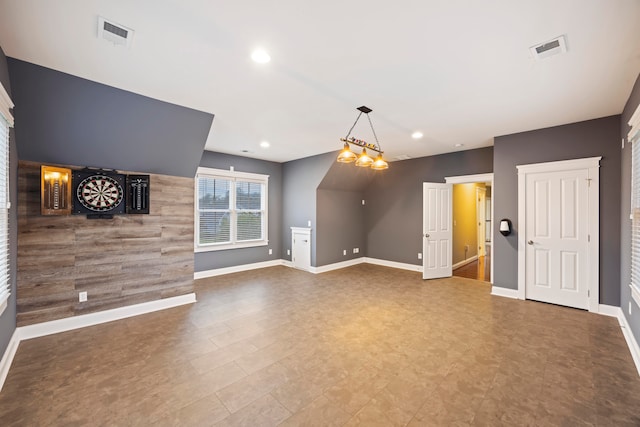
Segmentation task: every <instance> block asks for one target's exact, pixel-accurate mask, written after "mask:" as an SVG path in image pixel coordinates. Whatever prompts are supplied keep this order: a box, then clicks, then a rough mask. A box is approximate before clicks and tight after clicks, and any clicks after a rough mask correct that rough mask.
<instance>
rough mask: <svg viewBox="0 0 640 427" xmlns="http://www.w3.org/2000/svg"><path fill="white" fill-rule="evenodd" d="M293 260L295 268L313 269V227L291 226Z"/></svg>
mask: <svg viewBox="0 0 640 427" xmlns="http://www.w3.org/2000/svg"><path fill="white" fill-rule="evenodd" d="M291 248H292V251H291V262H292V263H293V266H294V267H295V268H299V269H300V270H305V271H309V270H310V269H311V229H304V228H297V227H291Z"/></svg>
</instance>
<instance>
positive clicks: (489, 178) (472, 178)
mask: <svg viewBox="0 0 640 427" xmlns="http://www.w3.org/2000/svg"><path fill="white" fill-rule="evenodd" d="M444 180H445V182H446V183H447V184H467V183H474V182H484V183H486V184H487V185H488V186H490V187H491V192H492V194H495V193H496V189H495V183H494V182H493V173H482V174H476V175H458V176H447V177H445V178H444ZM493 199H494V198H493V197H491V198H490V199H489V200H490V202H491V207H490V210H489V220H490V222H489V230H488V232H489V235H490V236H493V224H494V222H495V221H494V218H493V215H494V214H493V212H494V209H493V204H494V200H493ZM485 219H486V218H485ZM491 240H493V237H492V238H491ZM494 246H495V245H493V244H492V245H491V246H490V247H489V255H490V256H489V259H490V260H491V262H490V263H489V268H490V270H489V273H490V274H489V276H490V277H491V284H493V264H494V262H495V259H496V257H495V256H494V255H493V248H494ZM485 251H486V246H485Z"/></svg>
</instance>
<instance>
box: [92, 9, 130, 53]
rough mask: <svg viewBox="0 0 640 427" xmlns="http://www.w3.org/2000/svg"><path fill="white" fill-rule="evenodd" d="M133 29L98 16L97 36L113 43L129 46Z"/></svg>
mask: <svg viewBox="0 0 640 427" xmlns="http://www.w3.org/2000/svg"><path fill="white" fill-rule="evenodd" d="M133 33H134V31H133V30H132V29H130V28H127V27H125V26H123V25H120V24H116V23H115V22H113V21H108V20H106V19H104V18H103V17H102V16H98V38H100V39H104V40H106V41H108V42H111V43H113V44H114V45H119V46H126V47H130V46H131V40H132V39H133Z"/></svg>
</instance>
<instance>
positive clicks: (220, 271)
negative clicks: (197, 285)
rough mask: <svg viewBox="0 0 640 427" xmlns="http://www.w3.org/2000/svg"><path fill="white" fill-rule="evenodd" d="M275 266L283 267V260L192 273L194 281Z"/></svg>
mask: <svg viewBox="0 0 640 427" xmlns="http://www.w3.org/2000/svg"><path fill="white" fill-rule="evenodd" d="M276 265H284V260H282V259H274V260H272V261H263V262H255V263H253V264H242V265H234V266H232V267H224V268H215V269H213V270H205V271H196V272H194V273H193V278H194V279H195V280H198V279H204V278H207V277H215V276H222V275H223V274H230V273H239V272H241V271H249V270H257V269H259V268H267V267H274V266H276Z"/></svg>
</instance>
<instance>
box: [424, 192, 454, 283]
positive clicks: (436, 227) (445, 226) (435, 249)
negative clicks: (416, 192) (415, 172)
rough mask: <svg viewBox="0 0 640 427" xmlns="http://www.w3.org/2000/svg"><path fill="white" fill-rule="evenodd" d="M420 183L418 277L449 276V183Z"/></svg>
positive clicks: (450, 244) (450, 243)
mask: <svg viewBox="0 0 640 427" xmlns="http://www.w3.org/2000/svg"><path fill="white" fill-rule="evenodd" d="M422 186H423V192H422V193H423V194H422V203H423V221H422V242H423V243H422V254H423V260H422V263H423V269H422V278H423V279H437V278H441V277H451V275H452V266H451V257H452V242H453V233H452V229H451V217H452V210H451V209H452V203H453V201H452V188H453V185H452V184H440V183H432V182H425V183H423V184H422Z"/></svg>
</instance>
